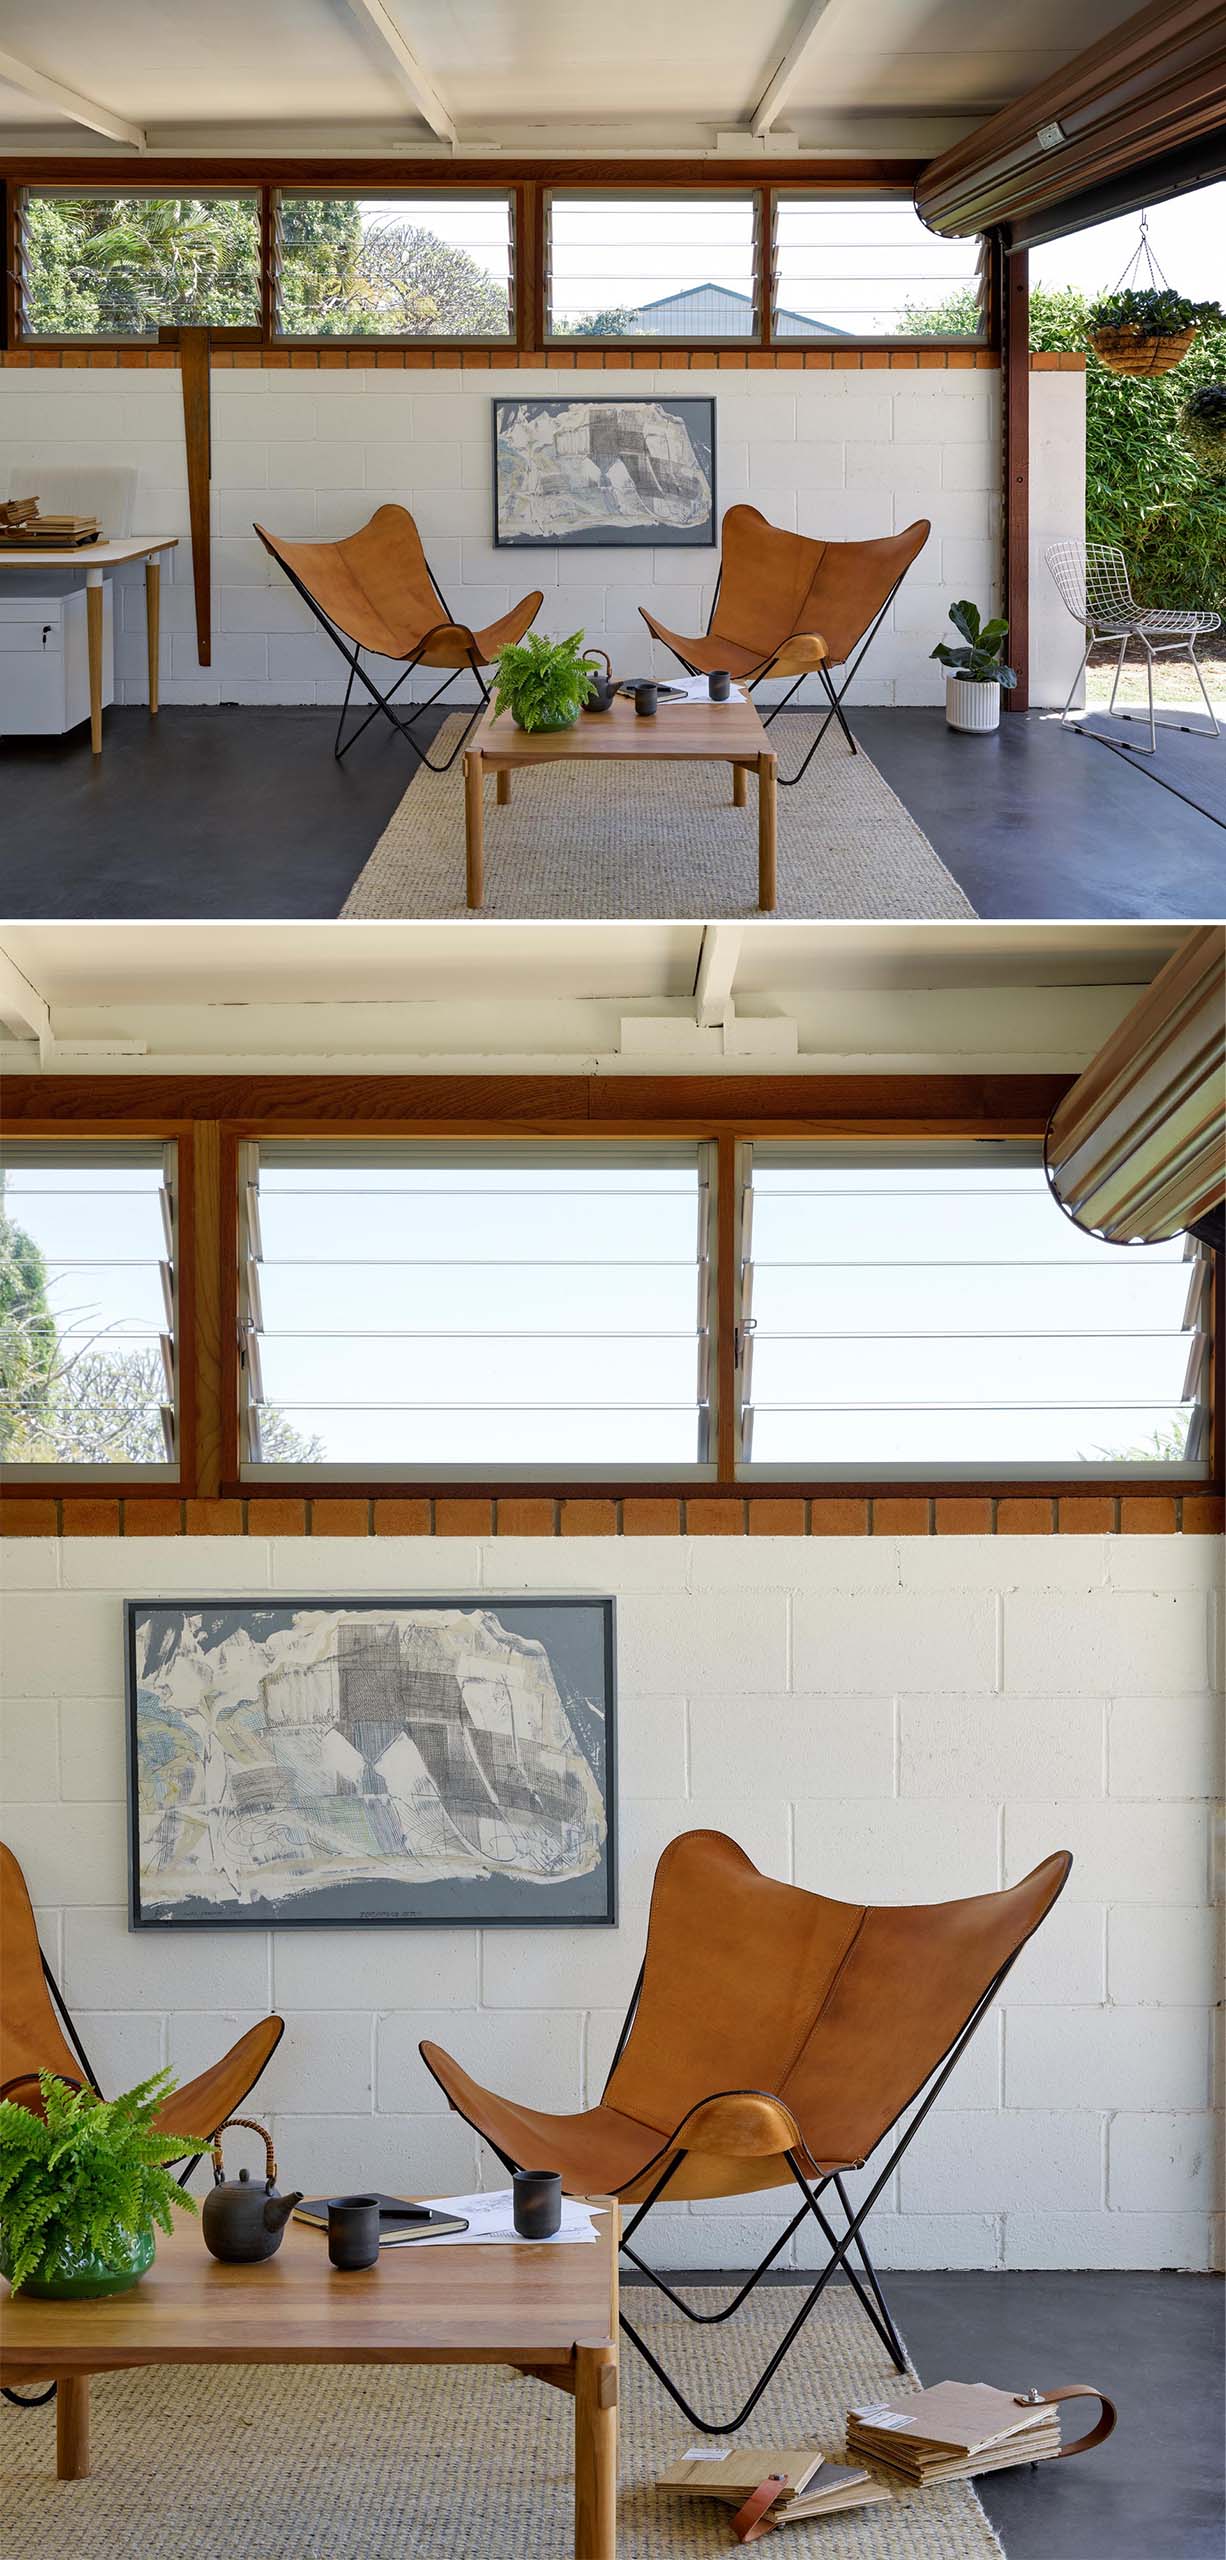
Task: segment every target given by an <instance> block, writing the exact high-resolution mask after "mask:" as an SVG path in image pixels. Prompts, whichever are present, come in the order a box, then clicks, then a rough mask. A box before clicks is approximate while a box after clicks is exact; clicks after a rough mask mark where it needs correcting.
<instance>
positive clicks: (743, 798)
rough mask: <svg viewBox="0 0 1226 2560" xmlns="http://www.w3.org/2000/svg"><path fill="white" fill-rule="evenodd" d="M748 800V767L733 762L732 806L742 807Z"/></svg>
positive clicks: (735, 807)
mask: <svg viewBox="0 0 1226 2560" xmlns="http://www.w3.org/2000/svg"><path fill="white" fill-rule="evenodd" d="M748 800H749V767H748V766H747V765H743V764H734V766H733V768H732V806H733V808H734V809H743V808H745V807H746V805H747V803H748Z"/></svg>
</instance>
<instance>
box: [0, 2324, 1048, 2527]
mask: <svg viewBox="0 0 1226 2560" xmlns="http://www.w3.org/2000/svg"><path fill="white" fill-rule="evenodd" d="M631 2299H632V2301H633V2304H634V2306H635V2308H634V2309H633V2310H632V2311H631V2315H630V2316H631V2317H632V2318H635V2314H636V2311H637V2312H638V2313H639V2319H638V2320H637V2321H636V2325H641V2327H642V2330H643V2333H644V2335H645V2336H646V2337H647V2338H648V2342H649V2344H651V2345H652V2346H653V2347H654V2348H655V2349H656V2351H657V2353H659V2354H660V2356H661V2359H662V2360H665V2361H667V2362H668V2363H669V2364H670V2367H671V2368H672V2369H673V2370H674V2371H678V2372H680V2374H681V2376H682V2380H683V2387H687V2386H688V2393H689V2397H690V2398H691V2399H693V2400H694V2401H695V2402H696V2404H697V2405H698V2406H703V2405H705V2404H706V2403H707V2402H714V2403H717V2404H722V2405H724V2406H726V2405H727V2404H728V2403H729V2402H732V2403H733V2405H735V2395H737V2394H740V2395H741V2396H744V2394H745V2393H746V2391H747V2390H748V2389H749V2386H750V2383H751V2381H752V2378H753V2376H754V2375H755V2373H757V2372H759V2371H760V2370H761V2367H762V2364H763V2363H764V2362H765V2361H766V2359H767V2357H768V2356H769V2354H770V2353H771V2350H772V2349H773V2347H774V2346H775V2344H776V2343H777V2341H778V2339H779V2338H780V2337H781V2335H782V2333H783V2331H784V2329H785V2328H786V2326H787V2322H788V2319H789V2318H790V2317H791V2315H792V2313H793V2312H794V2310H795V2309H796V2307H797V2305H798V2301H799V2295H798V2293H797V2292H796V2291H795V2290H794V2289H793V2288H792V2287H790V2286H773V2287H770V2288H769V2289H767V2291H766V2292H765V2293H764V2294H763V2296H762V2298H761V2307H758V2306H757V2305H755V2304H752V2303H751V2304H748V2305H746V2306H745V2308H744V2309H743V2310H742V2311H740V2312H738V2313H737V2315H736V2317H735V2319H733V2320H731V2321H729V2323H728V2324H727V2326H726V2327H725V2328H721V2329H719V2330H711V2329H707V2330H700V2329H694V2328H692V2327H691V2326H690V2324H689V2323H688V2322H687V2321H684V2320H682V2319H681V2317H680V2315H679V2314H678V2313H676V2312H675V2311H673V2310H672V2308H671V2306H669V2305H663V2306H661V2309H660V2310H659V2312H655V2311H653V2312H651V2313H650V2314H648V2313H647V2312H646V2311H645V2310H643V2309H642V2306H643V2304H644V2300H645V2297H644V2295H643V2294H642V2293H641V2292H640V2291H638V2290H637V2289H636V2290H635V2292H634V2294H633V2296H632V2297H631ZM938 2378H939V2377H938ZM898 2387H899V2386H898V2382H897V2377H896V2375H895V2374H894V2372H893V2368H892V2366H890V2365H889V2364H888V2362H887V2361H886V2358H885V2357H884V2355H883V2353H882V2350H881V2348H880V2347H879V2345H878V2343H877V2340H876V2338H875V2337H874V2335H873V2332H872V2330H871V2329H870V2328H869V2326H868V2323H867V2321H866V2320H865V2318H864V2314H863V2312H862V2311H861V2310H860V2309H859V2307H858V2305H857V2304H856V2303H855V2302H854V2300H853V2299H852V2297H851V2296H850V2294H845V2293H844V2292H843V2290H842V2289H839V2290H837V2291H832V2292H831V2293H828V2294H827V2295H826V2296H825V2297H824V2298H823V2300H822V2302H821V2303H819V2305H818V2308H817V2310H816V2312H815V2313H814V2315H813V2319H812V2321H811V2323H810V2325H809V2327H808V2329H807V2330H805V2331H803V2332H802V2336H801V2340H800V2342H799V2343H798V2345H797V2348H796V2349H795V2350H794V2352H793V2353H792V2355H791V2356H790V2357H789V2358H787V2359H786V2361H785V2363H784V2365H783V2367H782V2369H781V2372H780V2373H779V2375H778V2376H777V2377H776V2379H775V2381H774V2382H773V2383H772V2384H771V2386H770V2389H769V2390H768V2392H767V2393H766V2395H765V2397H764V2399H763V2400H762V2401H760V2402H759V2405H758V2408H757V2410H756V2411H755V2414H754V2417H753V2420H752V2421H751V2424H750V2426H749V2427H748V2428H746V2429H745V2430H744V2436H745V2441H746V2442H748V2443H757V2444H765V2443H769V2442H770V2441H771V2438H772V2436H773V2437H774V2438H775V2439H776V2441H780V2440H781V2441H783V2442H785V2443H801V2444H804V2443H809V2442H812V2443H814V2444H820V2445H822V2446H823V2447H824V2448H825V2450H826V2451H827V2452H829V2453H831V2454H837V2453H838V2451H839V2447H840V2445H841V2443H842V2431H843V2418H844V2413H845V2411H846V2407H847V2404H848V2401H849V2400H854V2399H859V2398H871V2397H872V2396H873V2395H874V2394H879V2393H880V2392H882V2391H883V2390H886V2389H896V2388H898ZM0 2407H2V2409H3V2425H2V2427H0V2448H2V2452H3V2461H4V2464H5V2466H6V2468H5V2472H4V2477H3V2513H4V2519H5V2521H4V2525H3V2527H0V2549H2V2550H3V2552H4V2555H5V2560H569V2555H570V2554H571V2552H572V2551H573V2536H572V2530H571V2524H572V2494H573V2478H574V2474H573V2470H572V2462H571V2447H572V2441H573V2436H572V2406H571V2402H570V2400H569V2399H567V2398H566V2397H564V2395H563V2394H562V2393H561V2392H560V2391H555V2390H553V2389H552V2388H551V2387H550V2386H549V2385H548V2384H546V2383H540V2382H532V2381H528V2380H525V2379H524V2378H522V2377H521V2376H519V2375H514V2374H511V2373H508V2372H506V2371H505V2370H504V2369H501V2368H499V2367H497V2366H493V2365H491V2366H487V2367H484V2368H481V2369H477V2370H468V2371H457V2370H455V2369H454V2368H451V2367H446V2366H434V2367H427V2366H419V2367H415V2368H413V2369H411V2370H405V2371H402V2372H400V2373H394V2372H389V2371H387V2370H384V2369H381V2368H378V2367H375V2366H365V2365H362V2366H359V2365H354V2366H345V2367H343V2368H326V2367H320V2366H314V2367H310V2366H307V2367H301V2368H298V2369H294V2368H292V2367H285V2366H279V2367H278V2366H265V2367H264V2368H262V2369H261V2370H259V2371H246V2372H244V2371H242V2370H240V2369H236V2368H234V2367H227V2366H213V2367H210V2368H207V2369H194V2368H185V2367H183V2366H178V2367H175V2368H169V2367H166V2368H163V2369H162V2370H160V2371H149V2372H144V2373H116V2374H109V2375H104V2376H102V2377H101V2378H100V2379H99V2380H98V2381H97V2382H95V2384H94V2388H93V2472H92V2475H91V2477H90V2478H89V2479H88V2480H80V2481H57V2480H56V2478H55V2476H54V2474H55V2415H54V2410H53V2409H51V2408H48V2409H42V2410H37V2411H35V2412H33V2413H22V2412H21V2411H18V2410H15V2409H11V2408H9V2407H8V2406H7V2405H6V2404H0ZM621 2419H622V2423H621V2494H620V2498H619V2506H618V2537H619V2538H618V2553H619V2560H671V2555H673V2554H674V2553H675V2554H678V2555H680V2560H688V2555H690V2554H705V2553H715V2552H724V2553H727V2552H728V2551H730V2550H731V2549H733V2548H735V2546H734V2545H733V2544H732V2542H731V2537H730V2535H729V2530H728V2512H727V2509H725V2508H720V2507H716V2506H715V2505H714V2504H713V2503H708V2502H707V2501H706V2500H703V2501H697V2500H695V2501H692V2502H691V2501H686V2500H682V2499H678V2498H668V2497H665V2496H663V2495H661V2494H659V2493H658V2492H657V2491H656V2490H655V2489H654V2488H653V2486H652V2482H653V2481H654V2479H655V2477H656V2475H657V2473H658V2472H660V2471H662V2470H664V2469H665V2468H666V2467H667V2465H668V2463H669V2462H670V2461H672V2460H674V2459H675V2457H676V2456H677V2455H678V2454H679V2453H681V2452H683V2451H684V2450H685V2447H686V2446H687V2445H688V2444H691V2443H693V2441H694V2436H693V2431H692V2429H690V2428H689V2427H687V2425H686V2421H685V2419H684V2418H683V2417H681V2415H680V2413H679V2412H678V2411H677V2410H676V2409H674V2408H673V2405H672V2403H671V2401H669V2400H667V2399H666V2398H665V2395H664V2393H663V2392H662V2391H661V2389H660V2387H659V2385H658V2383H657V2382H656V2381H655V2380H654V2378H653V2376H652V2375H651V2374H650V2373H648V2371H647V2369H646V2367H645V2366H644V2365H643V2364H642V2362H641V2361H640V2359H639V2358H638V2356H637V2355H636V2354H635V2353H634V2351H633V2349H632V2348H630V2347H629V2346H628V2345H624V2348H623V2356H622V2412H621ZM1039 2485H1040V2486H1041V2483H1040V2484H1039ZM771 2548H772V2550H774V2549H777V2550H778V2552H779V2560H817V2555H818V2554H821V2555H823V2560H993V2555H997V2556H999V2555H1000V2553H1001V2545H1000V2543H999V2542H998V2541H997V2539H996V2536H995V2534H994V2533H993V2531H992V2528H991V2526H990V2525H989V2523H988V2521H987V2518H986V2516H985V2514H984V2512H983V2509H982V2507H981V2506H980V2504H979V2500H978V2498H977V2497H976V2495H975V2491H974V2489H973V2488H972V2487H971V2485H970V2483H969V2482H967V2481H956V2482H951V2483H949V2484H948V2485H947V2486H946V2487H944V2488H940V2489H935V2488H934V2489H928V2490H925V2491H920V2492H916V2491H909V2492H902V2493H900V2494H899V2495H898V2496H897V2497H896V2498H895V2499H894V2500H893V2501H892V2502H891V2504H890V2505H889V2506H878V2507H865V2508H862V2509H861V2510H859V2511H858V2512H852V2513H851V2514H849V2515H846V2516H832V2517H830V2518H828V2519H827V2520H826V2521H825V2522H824V2523H815V2524H797V2525H789V2526H787V2527H786V2528H785V2529H784V2530H783V2531H782V2532H781V2533H780V2534H779V2536H778V2539H777V2542H776V2540H775V2539H773V2538H772V2542H771Z"/></svg>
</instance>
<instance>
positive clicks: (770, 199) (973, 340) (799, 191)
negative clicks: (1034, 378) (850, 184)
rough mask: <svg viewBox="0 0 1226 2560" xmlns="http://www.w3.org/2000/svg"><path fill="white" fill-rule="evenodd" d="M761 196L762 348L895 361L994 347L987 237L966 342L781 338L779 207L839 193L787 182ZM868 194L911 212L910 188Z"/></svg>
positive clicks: (792, 333)
mask: <svg viewBox="0 0 1226 2560" xmlns="http://www.w3.org/2000/svg"><path fill="white" fill-rule="evenodd" d="M763 192H764V194H765V196H766V198H767V202H766V204H765V205H764V207H763V236H764V241H765V253H764V276H763V288H762V289H763V293H764V296H765V306H764V307H765V311H766V335H765V339H764V341H763V343H764V344H765V345H766V346H768V347H771V348H772V349H775V350H777V351H779V352H781V353H784V354H786V353H787V352H788V351H789V350H790V349H792V348H799V349H800V350H801V352H802V353H803V352H804V351H806V350H807V349H811V348H829V349H830V350H831V352H833V350H834V349H835V348H836V347H846V348H849V349H855V348H859V349H861V350H865V349H868V350H876V349H878V348H889V349H890V350H891V351H892V352H893V353H895V354H897V355H908V354H912V355H913V354H918V353H921V352H922V351H923V349H924V348H925V347H937V348H945V349H948V348H950V347H974V348H977V349H980V350H985V349H988V348H991V347H994V346H995V345H996V343H997V341H996V339H995V338H994V336H993V323H992V292H991V275H992V253H991V242H990V240H989V237H988V235H987V234H986V233H985V234H983V235H982V236H981V237H980V241H979V261H978V290H979V327H978V329H977V330H976V331H975V332H974V334H973V336H971V337H965V338H952V337H930V338H904V337H902V336H898V337H885V338H858V337H851V336H847V337H843V336H836V337H833V338H831V337H828V336H823V335H822V333H821V332H820V331H817V330H815V331H814V333H813V336H812V337H806V336H805V335H804V334H803V333H802V332H801V331H800V330H795V329H788V330H785V331H784V332H783V333H782V334H780V333H779V332H778V331H777V330H776V328H775V311H776V308H777V305H778V300H779V234H778V213H779V206H780V204H781V202H783V201H784V200H785V199H786V198H787V197H788V196H789V195H791V196H808V197H812V196H815V195H832V196H837V195H838V193H839V189H838V188H837V187H824V188H819V187H804V186H797V185H796V184H794V183H791V182H789V184H788V185H787V186H780V185H778V184H773V185H771V186H769V187H767V188H765V189H764V191H763ZM852 192H853V190H851V189H849V190H848V193H849V194H850V193H852ZM873 192H874V197H875V200H876V201H877V202H878V203H881V202H882V201H883V200H887V199H889V200H893V201H897V202H900V203H907V204H910V206H911V208H912V211H914V208H915V197H914V191H913V190H912V189H911V188H909V187H878V188H875V189H874V191H873Z"/></svg>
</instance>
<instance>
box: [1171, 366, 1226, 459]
mask: <svg viewBox="0 0 1226 2560" xmlns="http://www.w3.org/2000/svg"><path fill="white" fill-rule="evenodd" d="M1179 426H1180V433H1181V434H1182V437H1183V441H1184V443H1185V444H1186V446H1187V448H1188V451H1189V453H1190V454H1191V456H1192V459H1193V461H1194V462H1198V463H1199V464H1200V468H1201V470H1202V471H1204V472H1206V473H1207V474H1208V477H1209V478H1210V479H1211V480H1226V382H1202V383H1201V384H1200V385H1199V386H1198V388H1197V389H1196V390H1195V391H1190V392H1189V394H1188V397H1187V399H1186V400H1185V401H1184V404H1183V407H1182V409H1181V410H1180V412H1179Z"/></svg>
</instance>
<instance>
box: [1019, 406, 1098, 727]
mask: <svg viewBox="0 0 1226 2560" xmlns="http://www.w3.org/2000/svg"><path fill="white" fill-rule="evenodd" d="M1085 490H1086V378H1085V375H1084V373H1032V374H1031V377H1030V699H1031V702H1032V703H1033V704H1034V706H1035V707H1036V709H1037V708H1039V707H1040V706H1043V705H1046V706H1049V707H1050V706H1053V705H1054V706H1055V707H1056V708H1058V709H1062V708H1063V706H1064V704H1065V702H1066V701H1067V699H1068V695H1069V688H1070V686H1071V685H1072V681H1073V678H1074V676H1075V675H1076V673H1077V668H1078V665H1079V663H1080V659H1081V653H1082V650H1083V648H1084V646H1085V633H1084V631H1083V629H1082V627H1081V624H1080V623H1078V622H1075V621H1074V620H1073V617H1072V614H1071V613H1070V612H1069V610H1068V607H1067V606H1066V605H1064V604H1062V603H1061V601H1060V593H1059V589H1058V588H1057V585H1056V582H1055V579H1054V578H1053V576H1052V574H1051V571H1050V569H1049V568H1048V565H1047V553H1048V550H1049V548H1050V546H1051V544H1052V543H1053V542H1066V541H1069V540H1070V539H1071V540H1074V541H1077V542H1084V540H1085V518H1086V504H1085ZM1076 700H1077V702H1078V703H1079V704H1080V703H1083V702H1084V700H1085V689H1084V684H1083V686H1082V688H1081V690H1080V691H1079V692H1078V694H1077V696H1076Z"/></svg>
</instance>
